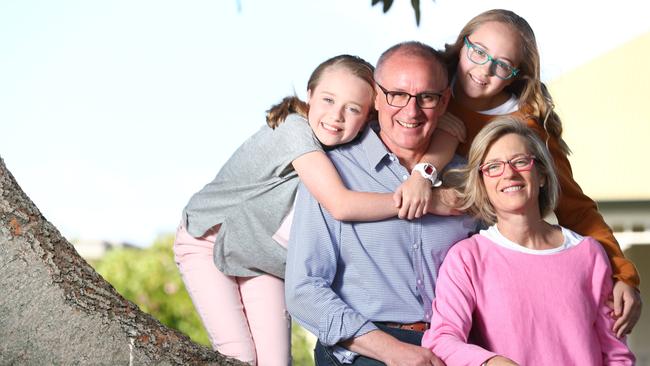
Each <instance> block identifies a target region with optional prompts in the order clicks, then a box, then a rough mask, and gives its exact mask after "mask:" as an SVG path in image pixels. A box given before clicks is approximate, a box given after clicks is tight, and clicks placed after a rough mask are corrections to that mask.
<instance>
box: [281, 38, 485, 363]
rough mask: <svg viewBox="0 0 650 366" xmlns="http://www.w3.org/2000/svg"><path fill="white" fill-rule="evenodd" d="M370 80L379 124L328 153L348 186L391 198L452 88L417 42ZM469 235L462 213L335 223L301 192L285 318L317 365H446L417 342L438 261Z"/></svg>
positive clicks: (433, 55) (390, 55)
mask: <svg viewBox="0 0 650 366" xmlns="http://www.w3.org/2000/svg"><path fill="white" fill-rule="evenodd" d="M375 79H376V82H377V85H376V92H377V96H376V100H375V107H376V108H377V111H378V120H379V121H378V126H377V124H376V123H375V124H371V125H370V127H368V128H366V129H365V130H364V132H363V133H362V134H361V136H360V137H359V138H358V139H357V140H356V141H355V142H352V143H350V144H348V145H345V146H342V147H339V148H336V149H334V150H332V151H330V152H329V153H328V154H329V157H330V159H331V160H332V162H333V163H334V164H335V166H336V168H337V169H338V171H339V174H340V175H341V177H342V179H343V180H344V182H345V184H346V185H347V186H348V188H350V189H353V190H356V191H371V192H393V191H394V190H395V189H396V188H397V187H398V186H399V185H400V184H401V183H402V181H403V180H406V179H407V178H408V177H409V175H410V172H411V170H412V169H413V167H414V166H415V165H416V164H417V163H419V162H420V161H421V159H422V158H423V156H424V154H425V152H426V151H427V149H428V146H429V142H430V138H431V134H432V133H433V130H434V129H435V128H436V125H437V121H438V118H439V117H440V116H441V115H442V114H443V113H444V111H445V108H446V105H447V102H448V100H449V97H450V91H449V88H448V79H447V73H446V71H445V68H444V66H443V64H442V62H441V61H440V56H439V54H438V53H437V52H436V51H435V50H434V49H432V48H431V47H429V46H426V45H424V44H421V43H418V42H407V43H402V44H398V45H396V46H393V47H391V48H390V49H389V50H387V51H386V52H384V54H383V55H382V56H381V57H380V58H379V61H378V63H377V69H376V70H375ZM439 191H440V190H439V189H435V190H434V194H439ZM432 210H433V208H430V212H432ZM474 228H475V223H474V221H473V220H472V219H470V218H468V217H465V216H435V215H426V216H424V217H422V218H420V219H415V220H412V221H407V220H400V219H398V218H393V219H388V220H383V221H378V222H356V223H355V222H340V221H337V220H334V219H333V218H332V217H331V215H330V214H329V213H328V212H327V211H326V210H325V209H324V208H322V207H321V206H320V205H319V204H318V202H317V201H316V200H315V199H314V198H313V197H312V196H311V195H310V194H309V192H308V190H307V189H305V188H304V187H303V186H301V187H300V189H299V194H298V200H297V202H296V211H295V216H294V221H293V224H292V232H291V242H290V244H289V253H288V258H287V268H286V282H285V289H286V296H287V307H288V309H289V312H290V313H291V314H292V316H293V317H294V319H296V320H297V321H298V322H299V323H300V324H301V325H303V326H304V327H305V328H306V329H308V330H309V331H311V332H312V333H314V334H315V335H316V336H317V337H318V340H319V341H318V344H317V346H316V349H315V351H314V352H315V357H316V360H317V364H318V365H338V364H340V363H352V362H354V363H353V364H354V365H381V364H383V363H385V364H388V365H442V363H441V362H440V361H439V360H438V358H437V357H436V356H435V355H433V353H432V352H431V351H430V350H428V349H425V348H422V347H420V341H421V338H422V334H423V331H424V330H425V329H427V328H428V323H429V320H430V317H431V302H432V300H433V289H434V286H435V279H436V276H437V273H438V268H439V266H440V264H441V262H442V259H443V257H444V255H445V254H446V253H447V250H448V249H449V247H450V246H451V245H452V244H453V243H455V242H456V241H458V240H460V239H463V238H466V237H467V235H468V233H469V232H471V231H473V230H474Z"/></svg>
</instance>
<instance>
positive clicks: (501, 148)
mask: <svg viewBox="0 0 650 366" xmlns="http://www.w3.org/2000/svg"><path fill="white" fill-rule="evenodd" d="M529 154H530V151H529V150H528V147H527V145H526V142H525V139H524V138H523V137H521V136H519V135H517V134H507V135H504V136H503V137H501V138H499V139H498V140H496V141H495V142H494V143H493V144H492V146H491V147H490V148H489V150H488V151H487V153H486V154H485V158H484V159H483V164H484V163H486V162H490V161H496V160H501V161H508V160H510V159H513V158H516V157H518V156H524V155H529ZM541 183H542V179H541V178H540V175H539V173H538V171H537V168H536V167H535V165H534V164H533V167H532V169H531V170H529V171H521V172H517V171H515V170H513V169H512V167H511V166H510V165H508V164H506V165H505V170H504V172H503V175H501V176H500V177H494V178H491V177H488V176H487V175H483V184H484V186H485V190H486V191H487V195H488V199H489V200H490V203H492V206H493V207H494V210H495V212H496V215H497V219H502V218H504V217H506V216H508V215H513V214H514V215H522V214H524V215H538V216H539V201H538V198H539V188H540V184H541Z"/></svg>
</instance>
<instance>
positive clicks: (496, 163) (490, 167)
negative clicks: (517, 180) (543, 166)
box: [478, 155, 536, 178]
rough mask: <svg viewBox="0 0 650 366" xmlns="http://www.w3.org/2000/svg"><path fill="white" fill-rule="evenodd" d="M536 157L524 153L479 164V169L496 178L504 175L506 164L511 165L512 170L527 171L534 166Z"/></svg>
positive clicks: (484, 173)
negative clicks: (508, 158) (507, 158)
mask: <svg viewBox="0 0 650 366" xmlns="http://www.w3.org/2000/svg"><path fill="white" fill-rule="evenodd" d="M535 159H536V158H535V157H534V156H533V155H524V156H517V157H515V158H512V159H510V160H507V161H503V160H493V161H489V162H487V163H485V164H483V165H481V166H479V167H478V170H480V171H481V173H483V175H487V176H488V177H490V178H496V177H500V176H501V175H503V172H504V171H505V170H506V164H508V165H510V167H511V168H512V170H514V171H516V172H527V171H529V170H531V169H532V168H533V163H534V162H535Z"/></svg>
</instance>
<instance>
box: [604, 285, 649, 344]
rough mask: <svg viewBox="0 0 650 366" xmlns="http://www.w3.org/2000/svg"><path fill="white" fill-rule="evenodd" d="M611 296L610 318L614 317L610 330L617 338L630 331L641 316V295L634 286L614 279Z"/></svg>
mask: <svg viewBox="0 0 650 366" xmlns="http://www.w3.org/2000/svg"><path fill="white" fill-rule="evenodd" d="M612 298H613V304H611V303H610V307H612V306H611V305H613V307H612V309H613V311H612V318H614V319H616V321H615V322H614V327H613V328H612V330H613V331H614V333H615V334H616V337H617V338H621V337H623V336H624V335H626V334H629V333H630V332H631V331H632V328H634V325H636V322H637V321H639V317H641V307H642V303H641V295H640V294H639V291H638V290H637V289H636V288H634V287H632V286H630V285H628V284H627V283H625V282H623V281H616V283H615V284H614V291H613V292H612Z"/></svg>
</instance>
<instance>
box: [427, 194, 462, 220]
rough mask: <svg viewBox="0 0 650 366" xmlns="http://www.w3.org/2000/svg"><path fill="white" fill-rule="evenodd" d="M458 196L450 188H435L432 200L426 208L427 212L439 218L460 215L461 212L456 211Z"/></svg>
mask: <svg viewBox="0 0 650 366" xmlns="http://www.w3.org/2000/svg"><path fill="white" fill-rule="evenodd" d="M457 202H458V196H456V191H455V190H453V189H451V188H436V189H434V190H433V198H432V199H431V201H430V204H429V206H428V208H427V212H428V213H430V214H434V215H439V216H455V215H462V213H463V212H462V211H459V210H457V209H456V207H457Z"/></svg>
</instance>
